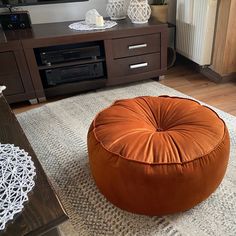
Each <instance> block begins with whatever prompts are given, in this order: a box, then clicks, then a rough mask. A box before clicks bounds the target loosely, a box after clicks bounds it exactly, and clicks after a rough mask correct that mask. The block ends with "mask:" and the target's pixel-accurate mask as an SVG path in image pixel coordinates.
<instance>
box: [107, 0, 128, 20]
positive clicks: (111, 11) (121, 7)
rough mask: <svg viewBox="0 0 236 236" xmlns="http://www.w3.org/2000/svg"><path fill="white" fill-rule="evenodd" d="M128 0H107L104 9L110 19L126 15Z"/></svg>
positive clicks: (120, 18) (118, 18) (122, 17)
mask: <svg viewBox="0 0 236 236" xmlns="http://www.w3.org/2000/svg"><path fill="white" fill-rule="evenodd" d="M128 6H129V0H108V3H107V7H106V11H107V14H108V16H109V17H110V18H111V20H122V19H125V18H126V16H127V9H128Z"/></svg>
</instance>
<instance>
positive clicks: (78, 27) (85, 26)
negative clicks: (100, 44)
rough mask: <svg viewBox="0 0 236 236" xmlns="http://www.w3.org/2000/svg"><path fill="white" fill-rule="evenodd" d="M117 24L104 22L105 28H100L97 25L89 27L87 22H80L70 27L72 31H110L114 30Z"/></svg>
mask: <svg viewBox="0 0 236 236" xmlns="http://www.w3.org/2000/svg"><path fill="white" fill-rule="evenodd" d="M116 25H117V23H116V22H115V21H110V20H104V26H102V27H99V26H96V25H88V24H86V22H85V21H79V22H75V23H73V24H70V25H69V28H70V29H74V30H81V31H83V30H85V31H87V30H102V29H109V28H112V27H114V26H116Z"/></svg>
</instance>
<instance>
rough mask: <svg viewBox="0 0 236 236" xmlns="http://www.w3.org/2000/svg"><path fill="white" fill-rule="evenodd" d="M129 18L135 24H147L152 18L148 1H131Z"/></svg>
mask: <svg viewBox="0 0 236 236" xmlns="http://www.w3.org/2000/svg"><path fill="white" fill-rule="evenodd" d="M128 16H129V18H130V20H131V21H132V23H134V24H144V23H147V22H148V20H149V18H150V16H151V8H150V6H149V4H148V1H147V0H131V1H130V4H129V7H128Z"/></svg>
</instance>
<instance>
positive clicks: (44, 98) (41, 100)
mask: <svg viewBox="0 0 236 236" xmlns="http://www.w3.org/2000/svg"><path fill="white" fill-rule="evenodd" d="M38 101H39V102H46V101H47V99H46V97H41V98H38Z"/></svg>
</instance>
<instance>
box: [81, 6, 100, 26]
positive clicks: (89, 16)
mask: <svg viewBox="0 0 236 236" xmlns="http://www.w3.org/2000/svg"><path fill="white" fill-rule="evenodd" d="M98 16H101V15H100V14H99V13H98V11H97V10H96V9H92V10H89V11H88V12H87V13H86V14H85V22H86V24H88V25H96V18H97V17H98Z"/></svg>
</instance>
